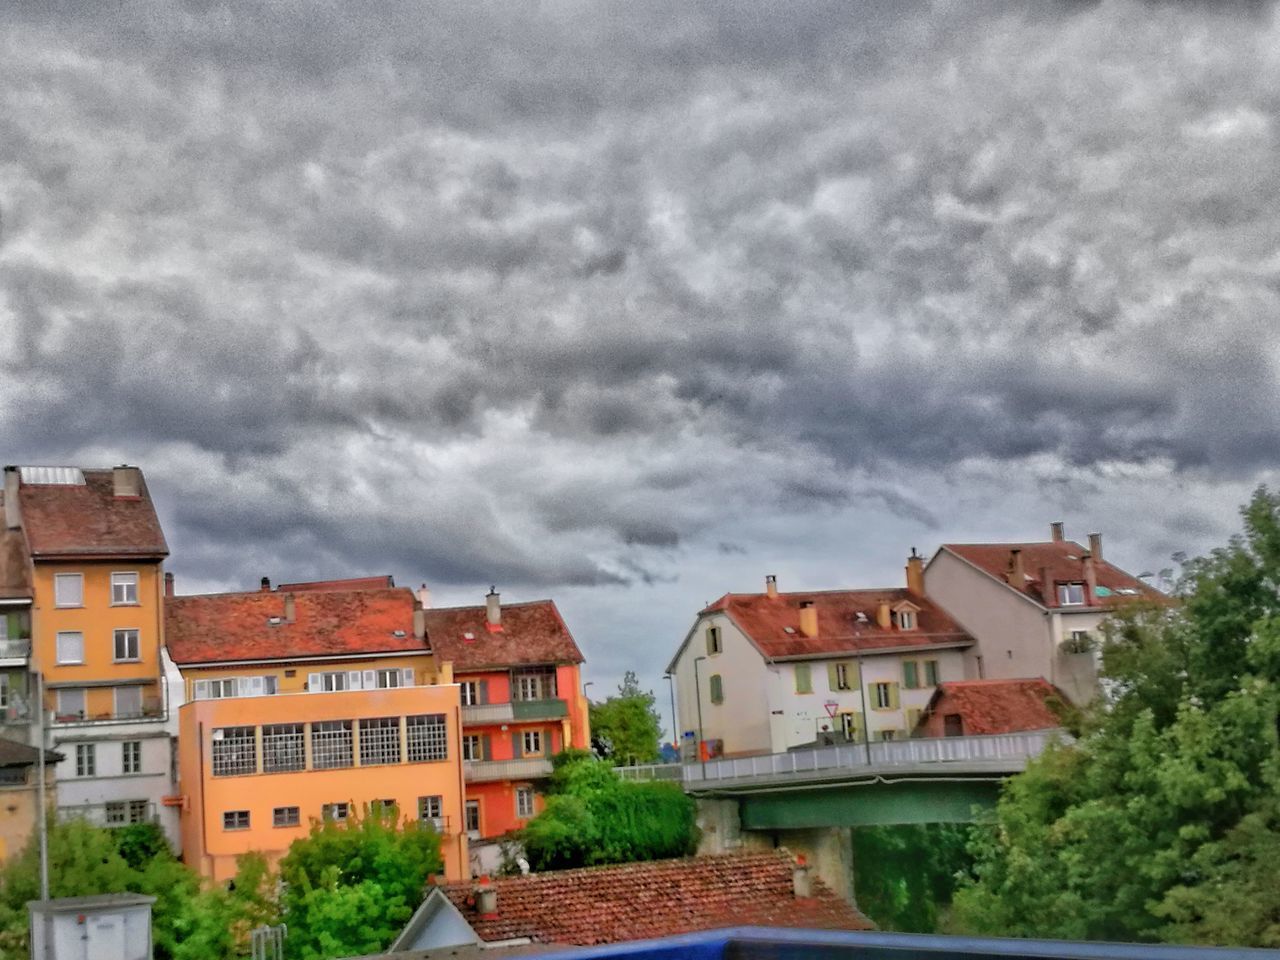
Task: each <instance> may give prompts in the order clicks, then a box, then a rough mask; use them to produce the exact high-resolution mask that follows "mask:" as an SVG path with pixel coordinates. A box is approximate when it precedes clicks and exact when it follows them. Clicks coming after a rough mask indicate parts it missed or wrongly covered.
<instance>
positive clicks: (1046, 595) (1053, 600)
mask: <svg viewBox="0 0 1280 960" xmlns="http://www.w3.org/2000/svg"><path fill="white" fill-rule="evenodd" d="M1040 599H1041V600H1043V601H1044V605H1045V606H1046V607H1056V606H1057V605H1058V590H1057V585H1056V584H1055V583H1054V582H1053V574H1052V572H1051V571H1050V570H1049V568H1048V567H1041V568H1040Z"/></svg>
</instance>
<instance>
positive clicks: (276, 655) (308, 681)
mask: <svg viewBox="0 0 1280 960" xmlns="http://www.w3.org/2000/svg"><path fill="white" fill-rule="evenodd" d="M166 630H167V640H168V645H169V652H170V655H171V656H172V658H173V660H174V662H175V663H176V664H177V665H178V668H179V669H180V670H181V672H182V676H183V681H184V683H185V685H186V689H187V696H188V699H189V701H190V702H188V703H187V704H186V705H184V706H183V707H182V709H181V711H180V728H179V740H180V748H179V768H178V769H179V790H180V803H181V805H182V835H183V844H184V851H185V857H184V858H185V859H186V861H187V862H188V863H189V864H190V865H191V866H193V867H195V868H196V869H199V870H200V871H201V872H202V873H204V874H205V875H207V876H210V877H213V878H215V879H219V880H221V879H225V878H227V877H229V876H231V875H233V874H234V872H235V858H236V856H237V855H239V854H241V853H244V852H247V851H250V850H254V851H259V852H261V853H264V854H266V855H267V856H268V858H270V859H276V858H278V857H280V856H281V855H283V854H284V853H285V852H286V851H287V849H288V847H289V844H290V843H292V842H293V840H295V839H297V838H298V837H302V836H305V835H306V833H307V831H308V829H309V827H310V824H311V822H312V821H313V820H317V819H321V818H327V819H339V820H340V819H345V818H346V817H347V816H348V815H349V813H350V811H351V810H353V809H361V808H363V807H364V806H366V805H370V804H384V805H386V804H394V805H395V806H396V807H397V808H398V810H399V811H400V815H401V816H402V817H403V818H405V819H418V820H421V821H424V822H428V823H430V824H431V825H432V826H433V827H435V828H436V829H437V830H439V831H440V832H441V834H442V843H441V849H442V853H443V854H444V858H445V874H446V876H447V877H449V878H450V879H453V878H458V879H465V878H466V877H468V876H469V865H470V861H469V858H468V852H467V836H466V833H465V830H464V829H463V824H464V813H463V777H462V763H461V757H462V746H461V729H462V721H461V716H460V702H459V692H458V689H459V688H458V687H457V686H456V685H454V684H452V682H451V681H452V677H451V676H450V671H449V667H448V665H447V664H443V665H442V664H438V662H437V658H436V656H435V655H433V652H432V650H431V647H430V646H429V645H428V643H427V641H426V638H425V621H424V613H423V611H422V610H421V608H420V606H419V604H418V602H417V599H416V598H415V596H414V594H413V593H412V592H411V591H409V590H406V589H399V588H396V587H394V586H391V585H390V579H389V578H380V579H377V580H359V581H337V582H326V583H323V584H292V585H290V586H289V587H288V588H281V589H279V590H275V591H273V590H271V589H270V587H269V584H268V583H267V582H266V581H265V580H264V582H263V589H262V590H259V591H255V592H252V593H228V594H214V595H208V596H188V597H170V598H168V599H167V601H166Z"/></svg>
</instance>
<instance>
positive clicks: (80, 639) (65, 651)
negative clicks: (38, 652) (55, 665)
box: [57, 630, 84, 663]
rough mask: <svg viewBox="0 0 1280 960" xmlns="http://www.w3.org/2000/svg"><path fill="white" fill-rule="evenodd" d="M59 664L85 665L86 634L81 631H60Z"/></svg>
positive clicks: (58, 644) (58, 642)
mask: <svg viewBox="0 0 1280 960" xmlns="http://www.w3.org/2000/svg"><path fill="white" fill-rule="evenodd" d="M57 646H58V662H59V663H84V634H83V633H80V632H79V631H72V630H68V631H60V632H59V633H58V640H57Z"/></svg>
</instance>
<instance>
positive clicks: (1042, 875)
mask: <svg viewBox="0 0 1280 960" xmlns="http://www.w3.org/2000/svg"><path fill="white" fill-rule="evenodd" d="M1243 515H1244V520H1245V535H1244V536H1242V537H1237V538H1234V539H1233V540H1232V541H1231V542H1230V543H1229V544H1228V545H1227V546H1226V547H1224V548H1222V549H1219V550H1215V551H1213V553H1211V554H1210V555H1209V556H1208V557H1205V558H1203V559H1200V560H1195V561H1192V562H1190V563H1188V564H1186V565H1185V568H1184V576H1183V578H1182V580H1181V581H1180V584H1179V590H1178V592H1179V595H1180V598H1181V604H1180V606H1178V607H1177V608H1173V609H1170V608H1167V607H1165V608H1144V607H1139V608H1134V609H1131V610H1129V611H1126V612H1125V613H1124V614H1122V615H1120V616H1119V617H1117V618H1116V619H1115V620H1114V622H1112V623H1111V624H1109V625H1108V627H1107V629H1106V631H1105V635H1106V641H1105V644H1104V647H1103V675H1104V684H1105V685H1106V689H1107V693H1108V697H1107V702H1106V703H1105V704H1104V705H1103V706H1102V707H1100V708H1099V709H1098V710H1097V711H1096V712H1095V713H1094V715H1093V716H1092V717H1090V718H1089V719H1088V721H1087V723H1086V724H1085V727H1084V730H1085V735H1084V736H1083V737H1082V738H1081V740H1080V741H1079V742H1078V744H1077V745H1075V746H1074V747H1070V748H1061V749H1055V750H1050V751H1048V752H1047V753H1046V754H1044V755H1043V756H1042V757H1041V758H1040V759H1039V760H1037V761H1036V762H1035V763H1033V764H1031V765H1030V766H1029V768H1028V769H1027V771H1026V773H1024V774H1022V775H1020V776H1018V777H1014V778H1012V779H1011V780H1010V781H1009V783H1008V785H1007V786H1006V788H1005V790H1004V791H1003V794H1002V796H1001V799H1000V802H999V804H998V807H997V829H996V830H995V831H993V832H988V833H983V832H975V834H974V837H973V841H972V851H973V854H974V856H975V866H974V878H975V879H974V880H973V881H972V882H970V883H968V884H966V885H965V886H964V887H963V888H962V889H961V890H960V891H958V893H957V894H956V898H955V905H956V918H957V920H958V921H959V922H960V923H961V925H963V926H964V927H965V928H967V929H968V930H971V931H973V932H979V933H990V934H998V935H1005V936H1009V935H1012V936H1039V937H1044V936H1050V937H1066V938H1071V939H1095V940H1171V941H1177V942H1194V943H1219V944H1231V945H1249V946H1276V945H1277V944H1278V943H1280V833H1278V832H1277V831H1278V829H1280V810H1278V809H1277V801H1276V799H1275V798H1276V796H1277V794H1280V775H1278V772H1280V743H1278V741H1277V716H1278V715H1280V590H1278V589H1277V588H1278V587H1280V496H1277V495H1273V494H1270V493H1268V492H1267V491H1266V490H1265V489H1263V490H1259V491H1258V493H1257V494H1256V495H1255V496H1254V498H1253V500H1252V502H1251V503H1250V504H1249V505H1248V506H1247V507H1246V508H1245V509H1244V511H1243Z"/></svg>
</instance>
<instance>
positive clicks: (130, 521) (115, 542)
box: [18, 470, 169, 560]
mask: <svg viewBox="0 0 1280 960" xmlns="http://www.w3.org/2000/svg"><path fill="white" fill-rule="evenodd" d="M82 472H83V475H84V483H47V484H45V483H30V482H28V481H27V480H25V479H24V480H23V482H22V485H21V487H20V488H19V494H18V497H19V504H20V506H21V508H22V526H23V529H24V530H25V532H26V535H27V546H28V548H29V549H30V551H31V555H32V556H33V557H34V558H35V559H37V560H41V559H51V558H56V557H64V556H65V557H95V556H100V557H103V558H108V557H164V556H168V554H169V545H168V544H167V543H165V539H164V532H163V531H162V530H161V529H160V519H159V518H158V517H157V516H156V511H155V507H154V505H153V504H152V503H151V495H150V494H149V493H148V492H147V484H146V481H145V479H142V476H141V473H142V472H141V471H138V474H139V489H140V491H141V495H140V496H137V497H117V496H115V485H114V482H113V478H112V471H111V470H84V471H82Z"/></svg>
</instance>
